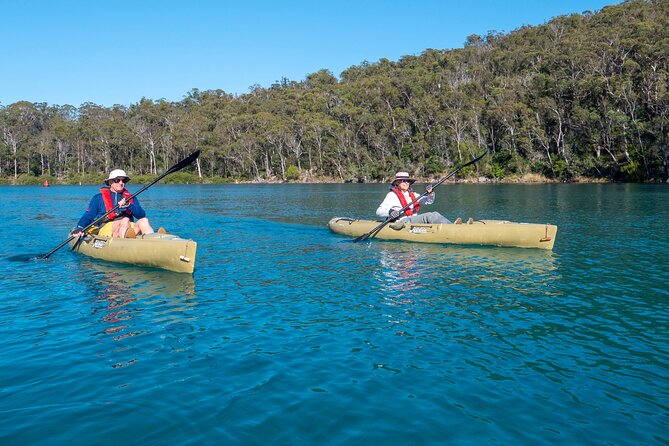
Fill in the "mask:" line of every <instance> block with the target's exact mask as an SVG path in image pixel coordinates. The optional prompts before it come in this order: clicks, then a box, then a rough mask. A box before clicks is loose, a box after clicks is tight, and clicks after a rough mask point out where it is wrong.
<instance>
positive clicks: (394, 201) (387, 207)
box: [376, 172, 462, 229]
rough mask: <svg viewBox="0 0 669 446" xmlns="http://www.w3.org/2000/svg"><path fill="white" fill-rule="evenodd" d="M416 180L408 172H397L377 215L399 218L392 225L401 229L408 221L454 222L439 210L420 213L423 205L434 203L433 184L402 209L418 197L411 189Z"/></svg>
mask: <svg viewBox="0 0 669 446" xmlns="http://www.w3.org/2000/svg"><path fill="white" fill-rule="evenodd" d="M415 182H416V180H415V179H413V178H411V177H410V176H409V174H408V173H407V172H397V173H396V174H395V178H393V181H392V183H391V185H390V192H388V194H386V198H385V199H384V200H383V202H382V203H381V204H380V205H379V207H378V209H376V215H377V216H379V217H382V218H388V217H390V219H391V220H397V221H396V222H395V223H393V224H391V225H390V227H391V228H393V229H401V228H402V227H404V223H406V222H410V223H431V224H444V223H446V224H449V223H452V222H451V221H450V220H449V219H448V218H446V217H444V216H443V215H441V214H440V213H439V212H425V213H422V214H419V213H418V211H419V210H420V207H421V206H423V205H428V204H432V203H434V192H433V191H432V186H427V188H426V190H425V191H426V194H425V195H423V196H422V197H421V198H420V200H418V201H416V202H415V203H414V204H412V205H410V206H409V207H408V208H407V209H406V210H404V211H403V212H402V211H401V210H402V209H403V208H404V207H406V206H407V205H408V204H409V203H411V202H412V201H414V200H415V199H416V195H415V194H414V191H413V190H412V189H411V185H412V184H413V183H415ZM455 222H456V223H462V220H461V219H460V218H458V220H456V221H455Z"/></svg>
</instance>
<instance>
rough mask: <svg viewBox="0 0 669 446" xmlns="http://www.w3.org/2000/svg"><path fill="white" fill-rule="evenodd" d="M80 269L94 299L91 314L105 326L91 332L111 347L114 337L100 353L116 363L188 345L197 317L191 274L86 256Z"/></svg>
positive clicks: (123, 362)
mask: <svg viewBox="0 0 669 446" xmlns="http://www.w3.org/2000/svg"><path fill="white" fill-rule="evenodd" d="M80 270H81V271H82V274H83V275H84V277H82V280H81V282H82V283H83V284H85V285H86V287H87V289H88V291H89V292H90V293H91V298H92V299H93V302H94V303H93V307H92V309H91V313H92V315H93V316H95V317H96V318H97V320H98V321H99V322H100V323H101V327H102V328H101V329H100V330H98V331H97V332H95V333H92V334H91V336H94V337H95V338H96V339H97V340H98V341H99V342H100V343H101V344H102V345H106V346H107V347H109V346H110V344H109V341H112V342H113V343H112V344H111V346H112V347H111V349H110V351H106V352H104V353H98V355H99V356H103V357H107V358H109V359H108V360H109V361H110V362H111V366H112V367H113V368H119V367H125V366H128V365H131V364H134V363H135V362H137V361H138V360H140V359H141V358H142V357H149V356H151V355H153V354H154V353H155V352H156V351H158V350H168V351H181V350H184V349H186V348H187V347H184V336H182V335H183V333H184V332H186V333H191V332H192V331H193V328H192V325H191V323H190V322H191V321H192V320H193V319H195V318H196V316H195V315H194V313H193V310H194V308H195V306H196V303H195V300H194V298H195V282H194V279H193V277H192V276H190V275H185V274H177V273H173V272H170V271H162V270H154V269H148V268H147V269H144V268H136V267H126V266H124V265H108V264H106V263H100V262H93V261H82V262H81V266H80ZM97 327H98V328H99V327H100V325H97ZM140 335H141V336H140ZM185 337H187V335H186V336H185Z"/></svg>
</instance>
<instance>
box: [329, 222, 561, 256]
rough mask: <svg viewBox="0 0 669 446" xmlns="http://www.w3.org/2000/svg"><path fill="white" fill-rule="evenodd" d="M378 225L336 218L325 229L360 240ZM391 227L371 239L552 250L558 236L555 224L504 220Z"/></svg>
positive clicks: (413, 224)
mask: <svg viewBox="0 0 669 446" xmlns="http://www.w3.org/2000/svg"><path fill="white" fill-rule="evenodd" d="M381 223H382V222H381V221H374V220H355V219H352V218H342V217H335V218H333V219H332V220H330V221H329V222H328V227H329V228H330V230H331V231H332V232H334V233H336V234H342V235H349V236H352V237H359V236H361V235H363V234H367V233H368V232H370V231H372V230H373V229H374V228H376V227H377V226H379V225H380V224H381ZM390 225H391V224H387V225H386V226H384V227H383V229H381V230H380V231H379V232H378V233H377V234H376V235H375V236H374V237H375V238H378V239H383V240H402V241H407V242H420V243H451V244H456V245H490V246H509V247H512V246H514V247H519V248H540V249H553V244H554V243H555V236H556V234H557V226H555V225H551V224H534V223H515V222H511V221H507V220H476V221H474V222H473V223H472V224H457V225H456V224H424V223H405V224H404V227H403V228H401V229H393V228H392V227H391V226H390Z"/></svg>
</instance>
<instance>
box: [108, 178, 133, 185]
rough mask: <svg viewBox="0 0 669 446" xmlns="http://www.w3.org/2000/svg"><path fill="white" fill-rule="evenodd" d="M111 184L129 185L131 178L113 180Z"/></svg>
mask: <svg viewBox="0 0 669 446" xmlns="http://www.w3.org/2000/svg"><path fill="white" fill-rule="evenodd" d="M111 182H112V183H123V184H128V183H129V182H130V178H114V179H113V180H111Z"/></svg>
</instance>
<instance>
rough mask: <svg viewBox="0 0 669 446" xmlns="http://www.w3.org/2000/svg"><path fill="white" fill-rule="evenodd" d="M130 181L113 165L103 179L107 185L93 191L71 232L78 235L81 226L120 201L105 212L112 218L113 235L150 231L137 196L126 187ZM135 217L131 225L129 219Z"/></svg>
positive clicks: (136, 234)
mask: <svg viewBox="0 0 669 446" xmlns="http://www.w3.org/2000/svg"><path fill="white" fill-rule="evenodd" d="M129 182H130V177H129V176H128V175H127V174H126V173H125V171H124V170H121V169H115V170H112V171H111V172H110V173H109V177H108V178H107V179H106V180H105V185H106V187H103V188H101V189H100V193H98V194H95V195H93V198H91V201H90V203H89V204H88V208H87V209H86V212H84V215H82V216H81V218H80V219H79V222H78V223H77V227H76V228H74V229H73V230H72V231H71V234H72V235H77V236H78V235H81V230H82V229H83V228H85V227H86V226H88V225H90V224H91V223H93V222H94V221H95V220H97V219H98V218H100V217H102V216H103V215H104V214H106V213H107V212H109V211H110V210H111V209H113V208H114V207H116V206H117V205H119V209H117V210H116V211H114V212H112V213H111V214H109V215H107V219H106V221H103V222H102V224H104V223H106V222H108V221H111V222H113V223H112V237H120V238H124V237H126V236H129V237H133V236H138V235H142V234H153V232H154V231H153V228H152V227H151V224H150V223H149V219H148V218H147V217H146V212H145V211H144V209H142V206H141V205H140V204H139V200H138V199H137V198H130V197H131V195H132V194H131V193H130V192H129V191H128V190H127V189H126V188H125V186H126V185H127V184H128V183H129ZM135 219H137V221H135V222H134V227H133V228H131V226H132V225H131V224H130V223H131V222H133V221H134V220H135ZM130 229H132V230H130Z"/></svg>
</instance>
